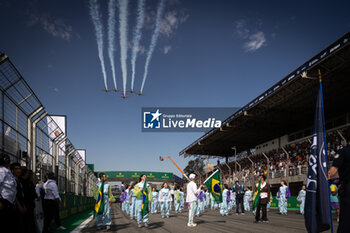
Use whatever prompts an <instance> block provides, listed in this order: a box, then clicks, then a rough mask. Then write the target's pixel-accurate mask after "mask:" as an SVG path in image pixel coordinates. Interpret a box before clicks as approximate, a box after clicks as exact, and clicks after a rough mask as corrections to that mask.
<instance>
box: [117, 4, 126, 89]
mask: <svg viewBox="0 0 350 233" xmlns="http://www.w3.org/2000/svg"><path fill="white" fill-rule="evenodd" d="M127 19H128V1H127V0H119V36H120V62H121V67H122V74H123V96H126V78H127V75H128V73H127V72H128V70H127V67H126V60H127V58H128V53H127V52H128V44H127V42H128V31H127V28H128V22H127Z"/></svg>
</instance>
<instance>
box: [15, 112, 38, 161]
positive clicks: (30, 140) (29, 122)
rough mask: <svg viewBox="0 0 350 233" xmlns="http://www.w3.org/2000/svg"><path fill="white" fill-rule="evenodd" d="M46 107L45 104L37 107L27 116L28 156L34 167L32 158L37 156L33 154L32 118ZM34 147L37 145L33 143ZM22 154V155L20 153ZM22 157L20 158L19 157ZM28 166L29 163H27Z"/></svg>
mask: <svg viewBox="0 0 350 233" xmlns="http://www.w3.org/2000/svg"><path fill="white" fill-rule="evenodd" d="M43 109H44V107H43V106H40V107H38V108H37V109H35V110H34V111H33V112H32V113H31V114H29V116H28V117H27V139H28V141H27V156H28V160H29V167H32V159H33V156H35V153H34V154H32V153H31V152H32V150H31V148H32V118H33V117H34V116H35V115H36V114H38V113H39V112H40V111H42V110H43ZM33 147H34V148H35V145H33ZM20 156H21V155H20ZM19 159H20V158H19ZM26 165H27V166H28V164H26Z"/></svg>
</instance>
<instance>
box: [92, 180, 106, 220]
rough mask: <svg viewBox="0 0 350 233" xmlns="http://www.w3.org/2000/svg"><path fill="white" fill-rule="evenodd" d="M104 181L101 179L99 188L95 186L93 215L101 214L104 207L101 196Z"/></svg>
mask: <svg viewBox="0 0 350 233" xmlns="http://www.w3.org/2000/svg"><path fill="white" fill-rule="evenodd" d="M104 184H105V182H104V181H102V183H101V186H100V188H97V190H96V191H97V195H96V203H95V208H94V211H95V215H101V214H103V210H104V207H105V204H104V203H105V202H104V197H103V189H104Z"/></svg>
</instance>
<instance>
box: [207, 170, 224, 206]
mask: <svg viewBox="0 0 350 233" xmlns="http://www.w3.org/2000/svg"><path fill="white" fill-rule="evenodd" d="M204 184H205V186H206V187H207V188H208V191H209V192H210V193H211V194H212V195H213V197H214V199H215V201H216V203H218V204H219V203H221V202H222V184H221V176H220V172H219V170H216V171H215V172H214V173H213V174H211V176H209V177H208V179H206V180H205V181H204Z"/></svg>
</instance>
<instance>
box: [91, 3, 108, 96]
mask: <svg viewBox="0 0 350 233" xmlns="http://www.w3.org/2000/svg"><path fill="white" fill-rule="evenodd" d="M90 16H91V20H92V23H93V24H94V27H95V34H96V41H97V50H98V57H99V59H100V62H101V68H102V74H103V79H104V83H105V88H106V90H107V89H108V87H107V75H106V68H105V62H104V58H103V26H102V22H101V21H102V15H101V13H100V6H99V5H98V3H97V0H90Z"/></svg>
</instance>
